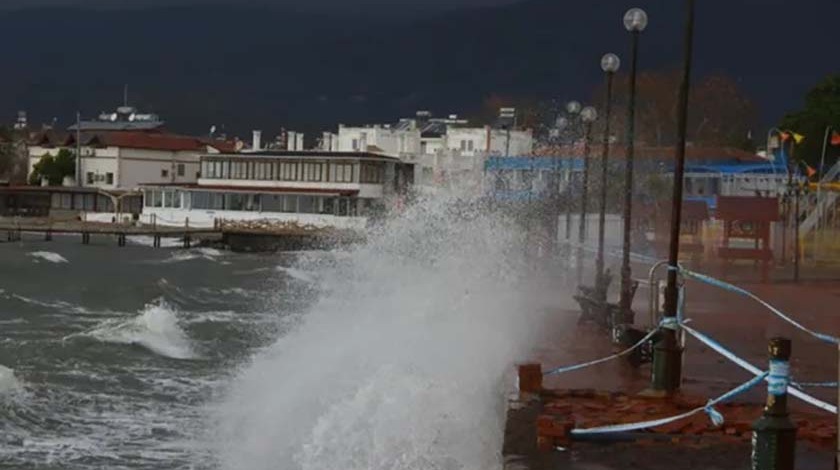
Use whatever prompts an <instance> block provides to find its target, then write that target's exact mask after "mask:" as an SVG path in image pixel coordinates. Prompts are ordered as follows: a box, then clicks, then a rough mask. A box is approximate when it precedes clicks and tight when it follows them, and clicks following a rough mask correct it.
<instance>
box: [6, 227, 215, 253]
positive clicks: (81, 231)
mask: <svg viewBox="0 0 840 470" xmlns="http://www.w3.org/2000/svg"><path fill="white" fill-rule="evenodd" d="M3 232H6V239H7V241H10V242H13V241H20V240H21V237H22V235H23V234H24V233H29V234H40V235H43V237H44V240H45V241H51V240H52V238H53V235H55V234H63V235H81V238H82V244H84V245H87V244H90V236H91V235H102V236H113V237H115V238H116V240H117V246H125V245H126V237H129V236H150V237H152V240H153V242H152V245H153V246H154V247H155V248H160V246H161V239H162V238H180V239H182V240H183V246H184V248H189V247H190V246H191V245H192V241H193V239H194V238H197V237H199V236H208V235H219V236H221V235H222V230H221V229H220V228H194V227H188V226H186V227H166V226H160V225H155V226H133V225H118V224H102V223H91V222H79V221H65V222H56V223H52V224H47V223H40V224H39V223H32V222H28V223H17V222H8V221H5V222H0V233H3Z"/></svg>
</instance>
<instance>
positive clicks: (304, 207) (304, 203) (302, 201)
mask: <svg viewBox="0 0 840 470" xmlns="http://www.w3.org/2000/svg"><path fill="white" fill-rule="evenodd" d="M298 201H299V202H298V204H299V210H298V212H300V213H301V214H317V213H318V212H320V208H319V207H318V206H319V204H318V202H319V198H316V197H313V196H298Z"/></svg>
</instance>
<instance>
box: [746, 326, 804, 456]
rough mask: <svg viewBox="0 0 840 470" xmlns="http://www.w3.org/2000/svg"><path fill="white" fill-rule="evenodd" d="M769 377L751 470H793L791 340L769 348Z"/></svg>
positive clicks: (778, 341)
mask: <svg viewBox="0 0 840 470" xmlns="http://www.w3.org/2000/svg"><path fill="white" fill-rule="evenodd" d="M768 349H769V352H770V375H769V376H768V377H767V405H766V406H765V407H764V414H763V415H762V416H761V418H759V419H758V420H757V421H756V422H755V423H753V426H752V428H753V438H752V442H753V449H752V470H793V464H794V458H795V455H796V425H795V424H793V421H791V420H790V416H789V415H788V409H787V389H788V384H789V383H790V351H791V345H790V340H789V339H787V338H773V339H771V340H770V343H769V345H768Z"/></svg>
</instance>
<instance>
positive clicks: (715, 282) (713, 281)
mask: <svg viewBox="0 0 840 470" xmlns="http://www.w3.org/2000/svg"><path fill="white" fill-rule="evenodd" d="M583 247H584V249H587V250H589V251H592V250H593V249H592V247H587V246H583ZM607 253H608V254H610V255H611V256H616V252H614V251H608V252H607ZM619 253H620V252H619ZM630 257H631V259H635V260H637V261H640V262H645V263H656V262H657V260H656V259H654V258H651V257H649V256H645V255H642V254H639V253H631V254H630ZM668 269H669V270H672V271H673V270H676V271H678V272H679V273H680V274H682V275H683V276H685V277H687V278H691V279H694V280H695V281H699V282H703V283H705V284H708V285H711V286H715V287H719V288H721V289H724V290H727V291H729V292H733V293H736V294H740V295H743V296H745V297H748V298H750V299H752V300H754V301H756V302H758V303H759V304H760V305H761V306H763V307H764V308H766V309H768V310H770V312H771V313H773V314H774V315H776V316H778V317H779V318H781V319H782V320H784V321H786V322H788V323H790V324H791V325H793V326H794V327H796V328H797V329H799V330H801V331H803V332H805V333H808V334H809V335H811V336H813V337H815V338H817V339H819V340H820V341H824V342H826V343H829V344H833V345H840V338H837V337H836V336H832V335H828V334H825V333H820V332H818V331H814V330H812V329H810V328H808V327H806V326H805V325H803V324H801V323H799V322H797V321H796V320H794V319H793V318H792V317H790V316H789V315H787V314H785V313H784V312H782V311H781V310H779V309H778V308H776V307H774V306H773V305H771V304H770V303H768V302H766V301H765V300H763V299H761V298H760V297H758V296H757V295H755V294H753V293H752V292H750V291H748V290H746V289H744V288H743V287H738V286H736V285H734V284H730V283H728V282H725V281H722V280H720V279H717V278H714V277H712V276H709V275H708V274H702V273H698V272H695V271H691V270H689V269H686V268H684V267H682V266H676V267H674V266H668Z"/></svg>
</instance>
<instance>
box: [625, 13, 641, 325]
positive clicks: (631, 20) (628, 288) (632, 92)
mask: <svg viewBox="0 0 840 470" xmlns="http://www.w3.org/2000/svg"><path fill="white" fill-rule="evenodd" d="M647 24H648V17H647V13H645V11H644V10H642V9H641V8H631V9H630V10H628V11H627V13H626V14H625V15H624V27H625V28H627V31H629V32H630V34H631V37H632V45H631V49H630V82H629V97H628V102H627V129H626V135H625V145H626V151H625V153H626V155H625V157H626V158H625V180H624V240H623V242H624V243H623V245H622V252H621V299H620V301H619V306H620V308H621V312H622V313H623V314H625V315H626V314H627V313H628V312H630V310H631V308H632V303H633V287H632V280H631V275H632V271H631V268H630V243H631V238H632V233H633V224H632V220H633V219H632V217H633V158H634V150H635V143H634V140H635V135H636V132H635V131H636V67H637V63H638V54H639V36H640V35H641V33H642V31H644V30H645V28H646V27H647Z"/></svg>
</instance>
